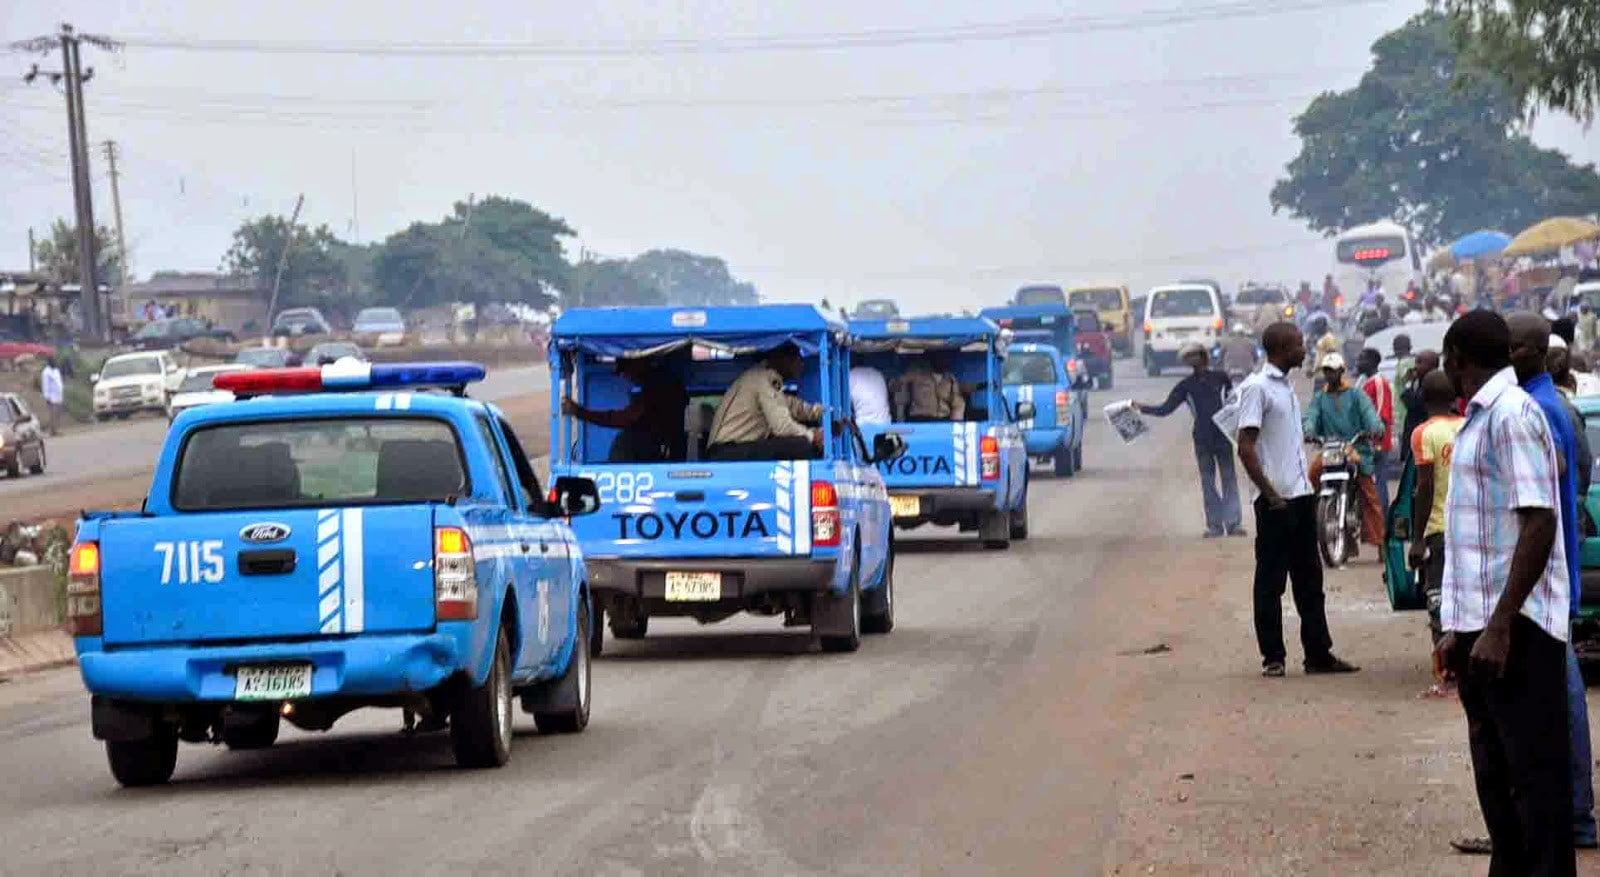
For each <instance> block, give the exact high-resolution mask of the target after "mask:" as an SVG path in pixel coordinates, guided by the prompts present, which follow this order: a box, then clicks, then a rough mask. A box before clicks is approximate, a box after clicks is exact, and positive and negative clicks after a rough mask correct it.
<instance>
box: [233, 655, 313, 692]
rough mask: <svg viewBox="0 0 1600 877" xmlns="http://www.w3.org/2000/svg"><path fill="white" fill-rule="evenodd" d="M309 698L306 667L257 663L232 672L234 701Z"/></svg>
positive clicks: (305, 665) (308, 674) (308, 672)
mask: <svg viewBox="0 0 1600 877" xmlns="http://www.w3.org/2000/svg"><path fill="white" fill-rule="evenodd" d="M310 696H311V665H310V664H261V665H257V666H254V667H240V668H239V669H238V670H235V671H234V676H233V699H234V700H293V699H295V698H297V697H310Z"/></svg>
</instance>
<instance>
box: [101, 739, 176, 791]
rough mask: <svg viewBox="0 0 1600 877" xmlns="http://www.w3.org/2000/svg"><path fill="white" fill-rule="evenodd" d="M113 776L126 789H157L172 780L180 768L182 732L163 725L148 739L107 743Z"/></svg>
mask: <svg viewBox="0 0 1600 877" xmlns="http://www.w3.org/2000/svg"><path fill="white" fill-rule="evenodd" d="M106 760H107V761H109V762H110V763H111V775H112V776H114V777H116V778H117V782H119V783H121V784H122V785H124V786H128V787H130V788H131V787H135V786H156V785H160V784H161V783H164V782H166V781H167V780H170V779H172V771H173V769H174V768H176V767H177V766H178V731H177V729H176V728H172V727H168V726H165V725H163V726H159V727H158V728H157V729H156V732H155V734H154V735H152V736H151V737H148V738H146V739H144V740H107V741H106Z"/></svg>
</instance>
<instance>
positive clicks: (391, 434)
mask: <svg viewBox="0 0 1600 877" xmlns="http://www.w3.org/2000/svg"><path fill="white" fill-rule="evenodd" d="M461 459H462V458H461V448H460V445H459V442H458V441H457V439H456V434H455V430H453V429H452V428H451V427H450V425H449V424H447V423H444V422H443V421H438V420H426V419H421V418H418V419H398V418H392V417H391V418H376V417H367V418H340V419H334V420H329V419H320V420H287V421H273V422H269V423H234V424H227V425H223V426H216V427H211V428H209V429H202V430H198V431H196V432H195V433H194V434H192V435H191V436H189V439H188V440H187V441H186V442H185V443H184V446H183V455H182V457H181V458H180V459H179V461H178V475H177V480H176V482H175V487H174V489H173V505H174V506H175V507H177V508H178V509H180V510H183V511H220V510H225V509H249V508H279V507H284V506H297V505H328V504H331V503H385V502H433V501H443V500H445V499H446V498H448V497H451V496H462V495H464V494H466V493H468V492H469V491H468V483H467V477H466V472H465V469H464V468H463V466H462V462H461Z"/></svg>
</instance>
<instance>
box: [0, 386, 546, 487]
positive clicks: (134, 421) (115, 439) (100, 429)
mask: <svg viewBox="0 0 1600 877" xmlns="http://www.w3.org/2000/svg"><path fill="white" fill-rule="evenodd" d="M548 375H549V369H548V368H547V367H545V366H543V365H532V366H524V367H521V368H511V369H498V370H496V371H494V372H492V373H491V374H490V375H489V376H488V378H486V379H485V380H484V381H482V382H481V383H478V384H474V385H473V388H472V391H471V392H472V394H473V395H474V396H476V397H478V398H481V399H489V400H495V399H504V398H507V397H509V396H517V395H522V394H525V393H534V392H540V391H544V390H548V389H549V380H550V379H549V377H548ZM166 436H167V421H166V418H165V417H164V416H162V415H159V414H137V415H134V416H133V417H131V418H129V419H128V420H113V421H108V422H105V423H101V424H97V425H95V426H93V427H91V428H88V429H84V430H81V431H74V432H68V433H67V434H65V435H61V436H57V437H56V438H52V439H47V440H46V443H45V451H46V455H47V461H48V465H47V466H46V468H45V472H44V474H43V475H30V476H26V477H23V478H8V479H0V506H3V505H4V502H5V500H4V497H5V496H6V494H8V493H10V494H21V493H30V492H37V491H38V490H40V489H42V488H51V487H63V488H65V487H75V486H79V485H82V484H85V483H89V482H93V481H96V480H101V479H110V478H116V477H125V476H130V475H138V474H142V473H146V472H149V471H151V470H152V469H153V468H154V464H155V459H156V456H157V455H158V454H159V453H160V451H161V442H162V440H163V439H165V438H166Z"/></svg>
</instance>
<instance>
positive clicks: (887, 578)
mask: <svg viewBox="0 0 1600 877" xmlns="http://www.w3.org/2000/svg"><path fill="white" fill-rule="evenodd" d="M883 563H884V566H883V582H882V583H881V584H879V585H878V586H877V587H876V588H873V589H872V590H870V591H868V592H867V593H866V594H865V595H863V597H862V600H863V601H864V602H865V603H866V606H865V607H864V608H863V609H862V611H861V632H862V633H888V632H889V631H891V630H894V545H893V543H891V544H890V546H889V556H888V558H887V559H885V560H884V562H883Z"/></svg>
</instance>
